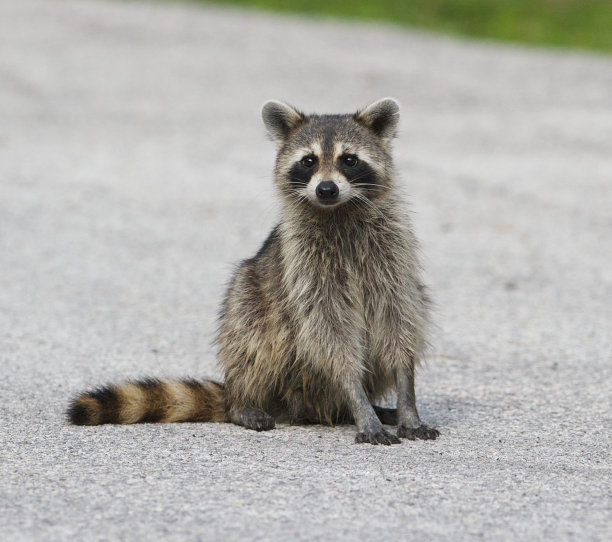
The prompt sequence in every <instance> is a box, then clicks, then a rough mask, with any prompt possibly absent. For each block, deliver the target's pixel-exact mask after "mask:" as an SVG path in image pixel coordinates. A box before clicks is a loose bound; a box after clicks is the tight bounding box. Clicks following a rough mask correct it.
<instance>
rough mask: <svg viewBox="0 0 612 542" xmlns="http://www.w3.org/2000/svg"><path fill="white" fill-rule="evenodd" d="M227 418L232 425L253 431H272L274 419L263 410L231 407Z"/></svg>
mask: <svg viewBox="0 0 612 542" xmlns="http://www.w3.org/2000/svg"><path fill="white" fill-rule="evenodd" d="M229 418H230V421H231V422H232V423H235V424H236V425H242V426H243V427H246V428H247V429H253V430H254V431H269V430H270V429H274V418H273V417H272V416H270V414H268V413H267V412H264V411H263V410H258V409H256V408H249V407H231V408H230V410H229Z"/></svg>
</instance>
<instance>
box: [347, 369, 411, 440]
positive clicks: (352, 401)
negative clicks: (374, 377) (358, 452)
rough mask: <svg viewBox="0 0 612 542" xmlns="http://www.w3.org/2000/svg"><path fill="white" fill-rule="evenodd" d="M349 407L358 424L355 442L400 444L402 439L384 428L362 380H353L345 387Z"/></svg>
mask: <svg viewBox="0 0 612 542" xmlns="http://www.w3.org/2000/svg"><path fill="white" fill-rule="evenodd" d="M345 391H346V395H347V399H348V404H349V408H350V410H351V412H352V414H353V418H354V419H355V424H356V425H357V436H356V437H355V442H357V443H361V442H369V443H370V444H385V445H389V444H399V443H400V442H401V441H400V439H399V438H397V437H396V436H395V435H393V434H391V433H389V432H388V431H387V430H386V429H384V428H383V426H382V423H381V422H380V420H379V419H378V416H377V415H376V412H375V411H374V408H373V407H372V404H371V403H370V401H369V400H368V396H367V395H366V393H365V391H364V389H363V386H362V385H361V382H358V381H351V382H348V383H347V384H346V387H345Z"/></svg>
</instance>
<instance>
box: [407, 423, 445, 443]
mask: <svg viewBox="0 0 612 542" xmlns="http://www.w3.org/2000/svg"><path fill="white" fill-rule="evenodd" d="M397 436H398V437H401V438H405V439H408V440H416V439H420V440H435V439H436V438H438V437H439V436H440V431H438V430H437V429H434V428H433V427H427V426H426V425H419V426H418V427H406V426H404V425H400V426H399V427H398V428H397Z"/></svg>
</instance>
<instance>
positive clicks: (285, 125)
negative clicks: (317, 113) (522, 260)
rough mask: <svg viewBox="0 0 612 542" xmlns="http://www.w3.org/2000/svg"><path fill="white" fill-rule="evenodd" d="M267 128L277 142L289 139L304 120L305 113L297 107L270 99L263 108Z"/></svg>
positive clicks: (262, 113)
mask: <svg viewBox="0 0 612 542" xmlns="http://www.w3.org/2000/svg"><path fill="white" fill-rule="evenodd" d="M261 117H262V118H263V121H264V124H265V125H266V129H267V130H268V133H269V134H270V137H271V138H272V139H273V140H274V141H277V142H281V141H284V140H285V139H287V137H288V136H289V134H290V133H291V132H292V131H293V130H295V129H296V128H297V127H298V126H299V125H300V124H302V123H303V122H304V119H305V117H304V114H303V113H301V112H300V111H298V110H297V109H295V108H293V107H291V106H290V105H287V104H285V103H283V102H277V101H276V100H269V101H267V102H266V103H265V104H263V107H262V108H261Z"/></svg>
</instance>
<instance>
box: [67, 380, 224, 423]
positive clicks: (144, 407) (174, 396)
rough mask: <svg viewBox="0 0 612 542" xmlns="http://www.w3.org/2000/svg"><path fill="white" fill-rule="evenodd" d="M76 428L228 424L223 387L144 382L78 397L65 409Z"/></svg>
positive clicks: (185, 382)
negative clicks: (113, 424)
mask: <svg viewBox="0 0 612 542" xmlns="http://www.w3.org/2000/svg"><path fill="white" fill-rule="evenodd" d="M67 415H68V420H69V421H70V422H71V423H73V424H75V425H101V424H104V423H157V422H160V423H162V422H229V417H228V416H227V413H226V408H225V386H224V385H223V384H219V383H217V382H212V381H211V380H202V381H197V380H167V381H161V380H156V379H146V380H140V381H135V382H126V383H124V384H117V385H110V386H105V387H102V388H98V389H96V390H93V391H88V392H85V393H82V394H80V395H79V396H77V397H76V398H75V399H74V400H73V401H72V402H71V403H70V406H69V408H68V412H67Z"/></svg>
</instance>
